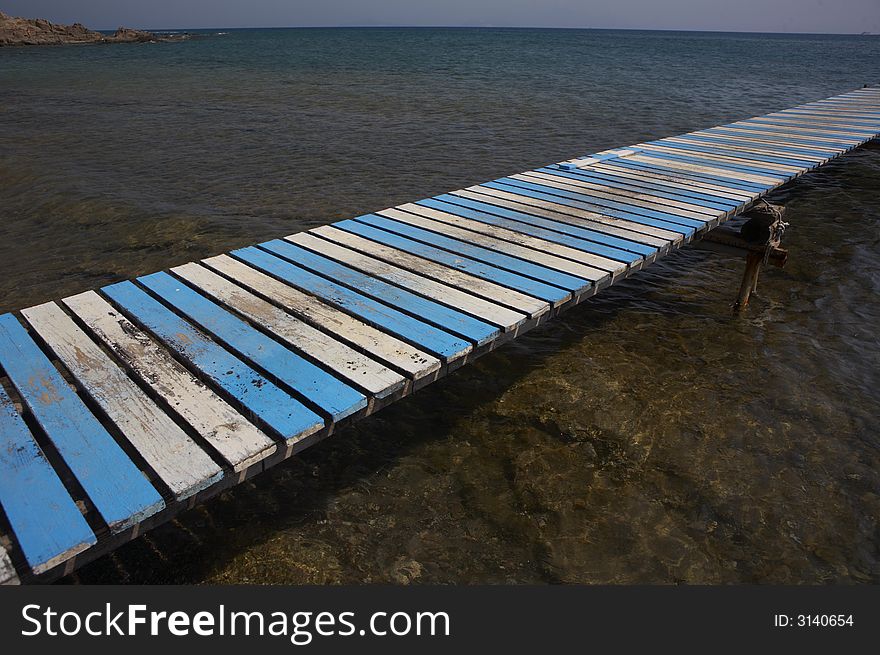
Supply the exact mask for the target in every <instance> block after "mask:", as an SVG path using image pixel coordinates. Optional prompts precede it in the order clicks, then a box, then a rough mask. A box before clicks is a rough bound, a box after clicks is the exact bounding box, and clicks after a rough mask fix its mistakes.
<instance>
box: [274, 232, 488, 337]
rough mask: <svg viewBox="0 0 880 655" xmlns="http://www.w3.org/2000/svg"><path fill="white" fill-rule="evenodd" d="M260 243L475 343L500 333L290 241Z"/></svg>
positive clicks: (319, 272) (484, 324) (290, 259)
mask: <svg viewBox="0 0 880 655" xmlns="http://www.w3.org/2000/svg"><path fill="white" fill-rule="evenodd" d="M260 246H261V247H262V248H263V249H264V250H268V251H269V252H272V253H274V254H276V255H278V256H280V257H283V258H285V259H287V260H289V261H292V262H295V263H296V264H297V265H299V266H302V267H304V268H308V269H309V270H311V271H313V272H315V273H317V274H319V275H323V276H325V277H327V278H328V279H330V280H333V281H335V282H338V283H342V284H344V285H346V286H348V287H350V288H351V289H357V290H358V292H360V293H362V294H364V295H367V296H370V297H371V298H373V299H374V300H377V301H379V302H382V303H385V304H387V305H391V306H393V307H396V308H397V309H399V310H401V311H404V312H406V313H408V314H410V315H411V316H418V317H419V318H420V319H421V320H423V321H426V322H428V323H432V324H433V325H435V326H436V327H438V328H440V329H443V330H445V331H447V332H449V333H451V334H457V335H458V336H460V337H463V338H465V339H469V340H470V341H472V342H473V343H475V344H476V345H478V346H482V345H484V344H487V343H489V342H491V341H494V340H495V339H497V338H498V337H499V336H501V330H500V329H499V328H498V327H497V326H495V325H492V324H491V323H487V322H486V321H482V320H480V319H477V318H474V317H473V316H470V315H468V314H465V313H464V312H460V311H458V310H456V309H452V308H451V307H447V306H445V305H441V304H440V303H438V302H436V301H434V300H431V299H429V298H425V297H423V296H420V295H418V294H415V293H412V292H411V291H407V290H406V289H403V288H402V287H398V286H395V285H393V284H390V283H388V282H385V281H384V280H379V279H377V278H374V277H372V276H371V275H366V274H364V273H361V272H360V271H357V270H355V269H353V268H351V267H350V266H345V265H343V264H340V263H338V262H335V261H333V260H332V259H328V258H327V257H323V256H321V255H318V254H317V253H314V252H311V251H309V250H305V249H304V248H300V247H299V246H296V245H294V244H293V243H290V242H289V241H284V240H282V239H277V240H275V241H269V242H266V243H263V244H260Z"/></svg>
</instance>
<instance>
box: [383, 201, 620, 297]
mask: <svg viewBox="0 0 880 655" xmlns="http://www.w3.org/2000/svg"><path fill="white" fill-rule="evenodd" d="M376 213H377V214H379V215H381V216H387V217H389V218H393V219H396V220H399V221H403V222H405V223H410V224H411V225H416V226H418V227H422V228H424V229H426V230H433V231H436V232H439V233H440V234H444V235H447V236H451V237H454V238H456V239H460V240H462V241H468V242H470V243H473V244H476V245H479V246H483V247H485V248H490V249H492V250H496V251H498V252H500V253H503V254H506V255H510V256H513V257H517V258H519V259H524V260H526V261H530V262H533V263H535V264H539V265H541V266H545V267H547V268H554V269H556V270H558V271H561V272H563V273H568V274H570V275H574V276H577V277H579V278H581V279H582V280H584V286H586V285H588V284H589V283H590V282H598V281H600V280H603V279H607V280H610V279H611V275H610V273H608V272H607V271H604V270H600V269H597V268H595V267H592V266H586V265H584V264H581V263H580V262H577V261H574V260H573V259H566V258H564V257H560V256H559V255H557V254H555V253H548V252H545V251H543V250H541V249H540V246H538V248H537V249H536V248H533V247H529V246H527V245H523V242H524V243H529V240H528V239H523V240H522V241H520V242H517V239H518V238H517V235H516V234H515V233H510V234H508V233H506V232H503V231H500V230H495V229H492V228H488V229H483V230H480V229H479V226H480V225H481V224H480V223H477V222H476V221H468V220H467V219H462V218H460V217H458V216H454V215H453V214H449V213H446V212H442V211H438V210H436V209H432V208H430V207H423V206H421V205H417V204H415V203H408V204H406V205H401V206H400V207H399V208H398V207H395V208H392V209H384V210H382V211H380V212H376ZM471 224H473V227H474V229H473V230H471V229H468V228H470V227H471ZM465 226H467V227H465ZM500 235H503V236H504V237H509V238H502V237H501V236H500ZM535 245H536V244H535Z"/></svg>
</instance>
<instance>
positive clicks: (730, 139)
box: [682, 131, 847, 162]
mask: <svg viewBox="0 0 880 655" xmlns="http://www.w3.org/2000/svg"><path fill="white" fill-rule="evenodd" d="M682 138H687V139H691V140H694V141H701V142H703V143H726V144H728V145H736V146H743V147H748V148H752V149H761V148H764V147H766V148H768V150H769V151H770V152H804V153H810V154H814V155H816V156H818V157H821V158H822V161H823V162H824V161H827V160H828V158H830V157H834V156H836V155H839V154H840V153H842V152H845V151H846V149H847V147H846V146H842V145H841V146H818V145H816V146H810V145H804V144H797V143H792V142H791V141H788V140H786V139H781V138H778V137H777V138H772V137H766V138H764V139H756V138H754V137H753V136H742V135H735V134H730V133H728V134H720V133H716V132H709V131H705V132H695V133H694V134H688V135H686V136H685V137H682Z"/></svg>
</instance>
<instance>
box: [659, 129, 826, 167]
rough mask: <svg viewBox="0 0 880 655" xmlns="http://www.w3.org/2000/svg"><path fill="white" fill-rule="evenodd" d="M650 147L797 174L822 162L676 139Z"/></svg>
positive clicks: (662, 140)
mask: <svg viewBox="0 0 880 655" xmlns="http://www.w3.org/2000/svg"><path fill="white" fill-rule="evenodd" d="M651 145H654V146H663V147H664V148H675V149H676V150H686V151H688V152H698V153H705V154H708V155H712V156H713V157H721V158H724V159H727V160H731V161H733V162H735V163H736V164H737V165H744V166H755V167H760V168H762V169H767V170H772V171H777V170H778V171H789V172H793V173H798V172H802V171H804V170H805V169H808V168H812V167H813V166H816V165H818V164H820V163H821V162H822V160H819V161H811V160H809V159H807V158H800V157H799V158H795V157H780V156H777V155H773V156H770V155H764V154H756V153H751V152H745V151H743V150H737V149H734V148H730V147H726V146H725V145H724V144H721V143H713V144H703V143H696V142H693V141H688V140H687V139H679V138H677V137H674V138H669V139H660V140H659V141H654V142H652V144H651Z"/></svg>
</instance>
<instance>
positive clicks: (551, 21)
mask: <svg viewBox="0 0 880 655" xmlns="http://www.w3.org/2000/svg"><path fill="white" fill-rule="evenodd" d="M0 11H4V12H5V13H7V14H11V15H13V16H24V17H27V18H46V19H48V20H51V21H53V22H60V23H73V22H81V23H84V24H85V25H87V26H88V27H91V28H93V29H113V28H116V27H119V26H120V25H125V26H126V27H138V28H153V29H160V28H169V29H171V28H183V29H185V28H199V27H298V26H308V27H311V26H339V25H344V26H348V25H364V26H375V25H393V26H413V25H418V26H476V27H483V26H493V27H594V28H618V29H658V30H716V31H727V32H740V31H742V32H809V33H861V32H866V31H867V32H873V33H875V34H880V0H433V1H429V0H317V1H316V0H147V1H146V2H145V1H144V0H74V1H71V0H0Z"/></svg>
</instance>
